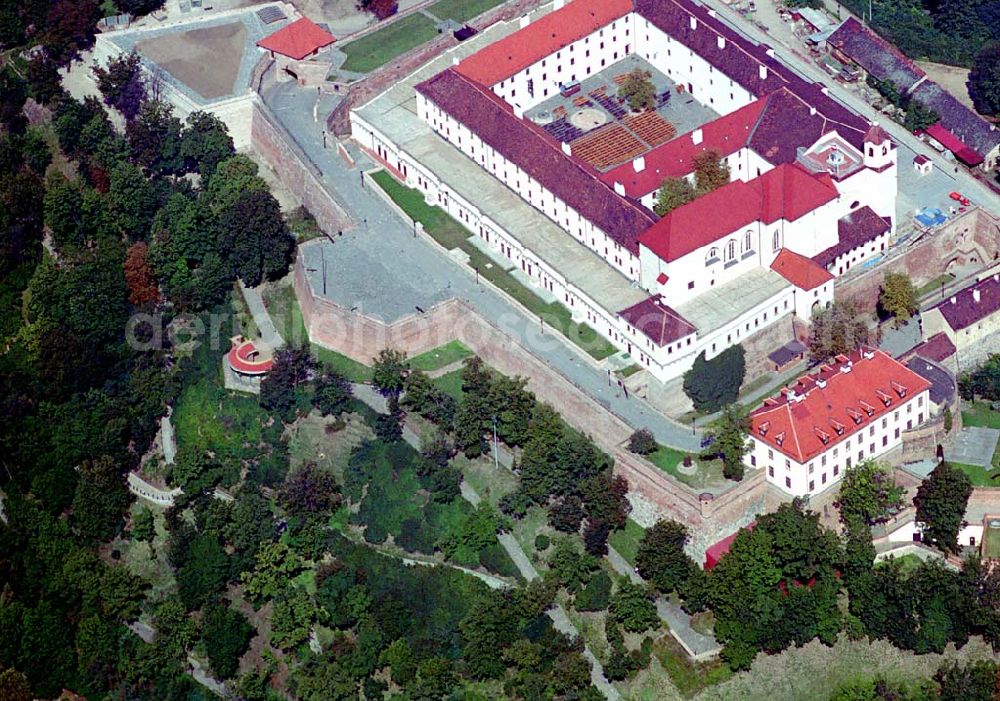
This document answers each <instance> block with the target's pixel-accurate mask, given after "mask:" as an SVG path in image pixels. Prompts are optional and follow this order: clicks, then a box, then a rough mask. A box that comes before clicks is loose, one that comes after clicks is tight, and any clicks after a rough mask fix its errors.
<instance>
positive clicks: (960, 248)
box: [835, 207, 1000, 312]
mask: <svg viewBox="0 0 1000 701" xmlns="http://www.w3.org/2000/svg"><path fill="white" fill-rule="evenodd" d="M998 256H1000V219H997V218H996V217H994V216H993V215H992V214H990V213H989V212H987V211H986V210H984V209H982V208H979V207H976V208H975V209H972V210H970V211H968V212H966V213H964V214H960V215H959V216H957V217H955V218H954V219H952V220H951V222H949V223H948V224H945V225H944V226H942V227H941V228H940V229H938V230H937V231H935V232H934V233H932V234H930V235H928V236H925V237H924V238H923V239H921V240H920V241H918V242H917V243H915V244H913V245H912V246H908V247H906V248H903V249H901V250H900V251H899V252H898V253H895V254H894V255H892V256H890V257H889V258H888V259H887V260H886V261H885V262H883V263H882V264H880V265H877V266H875V267H874V268H870V269H868V270H863V271H859V272H857V273H851V274H849V275H847V276H845V277H844V278H839V279H838V280H837V282H836V283H835V284H836V296H837V299H850V300H853V301H854V302H855V303H856V304H857V305H858V306H859V307H860V308H861V311H863V312H873V311H875V305H876V303H877V302H878V292H879V287H880V286H881V285H882V278H883V277H884V276H885V274H886V273H898V272H901V273H907V274H908V275H909V276H910V278H911V279H912V280H913V283H914V284H915V285H916V286H917V287H920V286H921V285H923V284H925V283H927V282H930V281H931V280H933V279H934V278H936V277H937V276H938V275H940V274H941V273H943V272H945V270H946V269H947V268H948V267H949V266H952V265H955V266H961V265H966V264H967V263H980V264H982V265H984V266H985V265H990V264H992V263H993V262H995V261H996V260H997V258H998Z"/></svg>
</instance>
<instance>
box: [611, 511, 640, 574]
mask: <svg viewBox="0 0 1000 701" xmlns="http://www.w3.org/2000/svg"><path fill="white" fill-rule="evenodd" d="M645 532H646V529H644V528H643V527H642V526H640V525H639V524H638V523H636V522H635V521H633V520H632V519H628V520H627V521H625V528H623V529H622V530H620V531H615V532H613V533H612V534H611V537H610V538H608V542H609V543H611V547H613V548H614V549H615V550H617V551H618V553H619V554H620V555H621V556H622V557H624V558H625V559H626V560H628V561H629V564H631V565H635V555H636V553H637V552H639V541H641V540H642V536H643V534H645Z"/></svg>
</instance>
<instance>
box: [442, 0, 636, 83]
mask: <svg viewBox="0 0 1000 701" xmlns="http://www.w3.org/2000/svg"><path fill="white" fill-rule="evenodd" d="M631 12H632V0H573V1H572V2H568V3H566V5H565V6H563V7H562V8H560V9H558V10H555V11H553V12H550V13H549V14H547V15H545V16H544V17H541V18H539V19H538V20H536V21H534V22H532V23H531V24H529V25H528V26H527V27H524V28H522V29H520V30H518V31H516V32H514V33H513V34H511V35H510V36H508V37H507V38H505V39H501V40H500V41H497V42H495V43H493V44H490V45H489V46H487V47H485V48H484V49H482V50H480V51H478V52H476V53H474V54H472V55H471V56H469V57H468V58H466V59H464V60H463V61H461V62H459V64H458V66H457V67H456V69H455V70H457V71H458V72H459V73H461V74H462V75H464V76H466V77H467V78H471V79H472V80H475V81H477V82H479V83H482V84H483V85H486V86H492V85H494V84H496V83H499V82H500V81H501V80H506V79H507V78H510V77H511V76H513V75H515V74H516V73H519V72H520V71H522V70H524V69H525V68H527V67H528V66H530V65H532V64H534V63H536V62H538V61H541V60H542V59H543V58H545V57H546V56H549V55H550V54H554V53H555V52H556V51H559V50H560V49H562V48H564V47H566V46H569V45H570V44H572V43H573V42H575V41H578V40H580V39H583V38H584V37H586V36H588V35H590V34H593V33H594V32H596V31H597V30H598V29H600V28H601V27H604V26H606V25H609V24H611V23H612V22H614V21H615V20H617V19H621V18H622V17H625V16H626V15H628V14H629V13H631Z"/></svg>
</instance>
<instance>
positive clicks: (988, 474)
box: [951, 457, 1000, 487]
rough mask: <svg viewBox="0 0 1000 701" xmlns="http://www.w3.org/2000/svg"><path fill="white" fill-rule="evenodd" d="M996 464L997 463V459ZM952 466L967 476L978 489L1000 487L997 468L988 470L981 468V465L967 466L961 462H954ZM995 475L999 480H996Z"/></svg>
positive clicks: (999, 473)
mask: <svg viewBox="0 0 1000 701" xmlns="http://www.w3.org/2000/svg"><path fill="white" fill-rule="evenodd" d="M994 462H996V458H995V457H994ZM951 464H952V465H953V466H955V467H957V468H958V469H960V470H961V471H962V472H964V473H965V474H967V475H968V476H969V479H970V480H972V484H974V485H976V486H977V487H1000V472H998V471H997V470H996V469H995V468H994V469H992V470H987V469H985V468H982V467H979V465H965V464H963V463H960V462H953V463H951ZM993 475H997V478H996V479H994V478H993Z"/></svg>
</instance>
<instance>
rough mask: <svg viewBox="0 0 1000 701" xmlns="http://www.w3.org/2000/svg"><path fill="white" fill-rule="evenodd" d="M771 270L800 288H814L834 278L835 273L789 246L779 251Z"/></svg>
mask: <svg viewBox="0 0 1000 701" xmlns="http://www.w3.org/2000/svg"><path fill="white" fill-rule="evenodd" d="M771 270H773V271H774V272H776V273H778V275H780V276H781V277H783V278H785V279H786V280H788V281H789V282H790V283H792V284H793V285H795V286H796V287H798V288H799V289H800V290H807V291H808V290H812V289H815V288H817V287H819V286H820V285H822V284H824V283H827V282H830V280H832V279H833V275H831V274H830V273H828V272H827V270H826V268H824V267H822V266H820V265H817V264H816V263H814V262H813V261H812V260H810V259H809V258H806V257H805V256H802V255H799V254H798V253H795V252H794V251H789V250H788V249H787V248H782V249H781V250H780V251H778V255H777V256H775V258H774V262H773V263H771Z"/></svg>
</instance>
